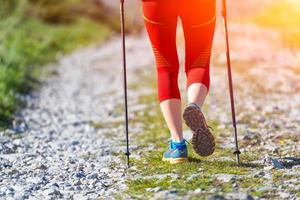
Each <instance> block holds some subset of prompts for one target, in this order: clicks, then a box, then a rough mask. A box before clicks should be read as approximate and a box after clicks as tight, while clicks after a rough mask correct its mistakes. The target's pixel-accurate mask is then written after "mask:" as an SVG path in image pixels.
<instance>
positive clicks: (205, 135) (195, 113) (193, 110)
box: [183, 105, 215, 156]
mask: <svg viewBox="0 0 300 200" xmlns="http://www.w3.org/2000/svg"><path fill="white" fill-rule="evenodd" d="M183 119H184V121H185V124H186V125H187V126H188V127H189V128H190V129H191V130H192V132H193V137H192V146H193V148H194V150H195V151H196V153H197V154H199V155H200V156H210V155H212V154H213V152H214V151H215V139H214V136H213V135H212V133H211V132H210V130H209V129H208V127H207V126H206V121H205V117H204V115H203V113H202V112H201V110H200V109H199V108H197V107H196V106H192V105H189V106H187V107H186V108H185V109H184V112H183Z"/></svg>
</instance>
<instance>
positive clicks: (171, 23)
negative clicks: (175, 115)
mask: <svg viewBox="0 0 300 200" xmlns="http://www.w3.org/2000/svg"><path fill="white" fill-rule="evenodd" d="M215 5H216V0H142V8H143V16H144V22H145V26H146V29H147V32H148V35H149V38H150V41H151V45H152V49H153V52H154V55H155V59H156V66H157V67H156V69H157V86H158V99H159V102H162V101H164V100H166V99H171V98H179V99H180V98H181V96H180V92H179V88H178V72H179V62H178V55H177V48H176V29H177V19H178V16H179V17H180V18H181V21H182V26H183V31H184V36H185V51H186V52H185V73H186V78H187V83H186V90H187V89H188V87H189V86H190V85H191V84H192V83H202V84H204V85H205V86H206V87H207V89H208V90H209V85H210V78H209V68H210V56H211V48H212V43H213V37H214V31H215V22H216V9H215V7H216V6H215Z"/></svg>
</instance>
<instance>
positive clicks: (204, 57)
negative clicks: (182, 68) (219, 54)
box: [191, 42, 212, 67]
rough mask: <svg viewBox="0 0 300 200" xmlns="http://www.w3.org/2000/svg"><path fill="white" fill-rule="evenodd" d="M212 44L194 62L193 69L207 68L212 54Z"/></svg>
mask: <svg viewBox="0 0 300 200" xmlns="http://www.w3.org/2000/svg"><path fill="white" fill-rule="evenodd" d="M211 48H212V42H211V43H210V44H209V45H208V46H207V47H206V48H205V49H204V50H203V51H202V52H201V53H200V55H199V56H198V57H197V58H196V59H195V60H194V62H193V64H192V65H191V67H205V66H206V64H207V61H208V59H209V57H210V54H211Z"/></svg>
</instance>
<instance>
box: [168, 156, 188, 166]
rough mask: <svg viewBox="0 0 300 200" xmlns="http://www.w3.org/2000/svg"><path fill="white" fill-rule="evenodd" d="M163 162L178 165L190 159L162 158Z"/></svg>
mask: <svg viewBox="0 0 300 200" xmlns="http://www.w3.org/2000/svg"><path fill="white" fill-rule="evenodd" d="M162 161H167V162H170V164H178V163H185V162H188V161H189V160H188V158H164V157H163V158H162Z"/></svg>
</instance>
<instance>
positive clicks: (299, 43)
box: [251, 0, 300, 48]
mask: <svg viewBox="0 0 300 200" xmlns="http://www.w3.org/2000/svg"><path fill="white" fill-rule="evenodd" d="M274 2H275V3H274V4H273V5H271V6H270V7H268V8H267V9H265V10H264V11H263V12H262V13H261V14H259V15H258V16H255V17H253V18H252V19H251V20H252V21H254V22H255V23H257V24H259V25H262V26H267V27H271V28H275V29H277V30H279V31H280V33H281V35H282V39H283V43H284V44H285V45H286V46H288V47H291V48H299V47H300V27H299V24H300V6H299V1H289V0H281V1H274Z"/></svg>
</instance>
